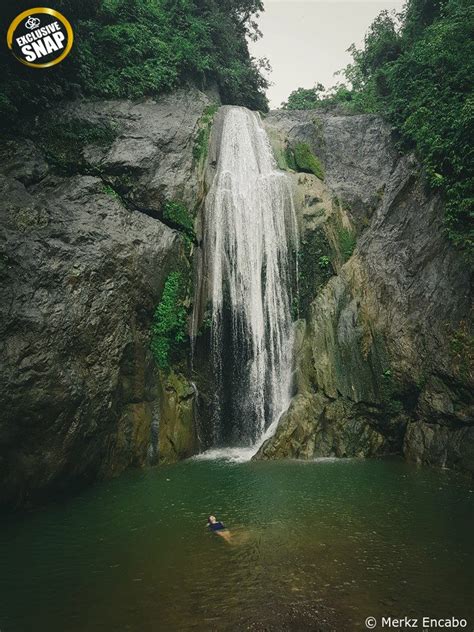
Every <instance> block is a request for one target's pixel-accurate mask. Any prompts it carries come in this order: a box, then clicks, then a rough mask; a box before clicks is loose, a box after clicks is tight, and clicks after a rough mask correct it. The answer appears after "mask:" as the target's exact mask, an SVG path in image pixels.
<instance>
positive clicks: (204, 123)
mask: <svg viewBox="0 0 474 632" xmlns="http://www.w3.org/2000/svg"><path fill="white" fill-rule="evenodd" d="M218 109H219V106H218V105H216V104H214V105H208V106H207V107H206V108H205V109H204V112H203V115H202V117H201V119H200V121H199V129H198V132H197V134H196V138H195V139H194V147H193V157H194V160H195V162H196V163H198V164H199V163H202V162H204V160H206V158H207V152H208V150H209V138H210V136H211V128H212V122H213V120H214V115H215V113H216V112H217V110H218Z"/></svg>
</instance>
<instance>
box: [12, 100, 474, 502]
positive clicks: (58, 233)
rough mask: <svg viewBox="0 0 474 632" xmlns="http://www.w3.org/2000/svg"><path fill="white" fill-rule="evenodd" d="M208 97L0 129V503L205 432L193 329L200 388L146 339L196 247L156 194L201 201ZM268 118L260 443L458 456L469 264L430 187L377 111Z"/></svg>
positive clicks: (157, 454) (465, 415) (205, 393)
mask: <svg viewBox="0 0 474 632" xmlns="http://www.w3.org/2000/svg"><path fill="white" fill-rule="evenodd" d="M211 100H212V99H211V98H210V97H208V96H206V95H204V94H202V93H200V92H198V91H196V90H187V91H181V92H177V93H175V94H173V95H170V96H168V97H165V98H163V99H161V100H159V101H158V102H155V101H151V100H147V101H143V102H140V103H131V102H128V101H115V102H110V101H108V102H104V101H101V102H99V101H98V102H92V101H78V102H76V103H71V104H69V105H65V106H63V107H58V109H57V110H56V111H55V112H52V113H50V114H49V115H45V116H43V117H41V118H40V119H37V120H32V121H29V122H28V125H29V131H27V133H25V134H23V135H22V138H23V140H19V139H10V140H8V139H6V140H3V141H2V142H1V143H0V157H1V164H0V190H1V196H0V224H1V241H0V275H1V285H0V292H1V302H0V310H1V322H0V345H1V353H2V364H1V367H0V410H1V413H0V480H1V483H0V502H2V503H8V504H16V503H17V504H25V503H28V502H29V501H30V500H31V501H36V500H38V499H41V498H42V497H46V496H47V495H49V494H50V493H51V492H57V491H60V490H66V489H70V488H71V487H72V486H74V485H80V484H84V483H86V482H88V481H92V480H94V479H96V478H100V477H104V476H110V475H113V474H116V473H119V472H120V471H122V470H124V469H125V468H127V467H129V466H141V465H144V464H145V463H147V462H156V461H157V459H158V458H159V459H160V460H161V461H162V462H172V461H174V460H177V459H179V458H184V457H187V456H189V455H191V454H193V453H194V452H196V451H197V450H198V449H199V447H200V446H201V447H202V446H206V445H207V442H208V439H209V437H208V434H209V428H208V427H207V426H206V422H207V420H208V419H209V407H210V402H211V400H212V379H211V377H210V373H209V371H210V369H209V363H208V358H207V357H206V353H207V352H206V349H207V346H206V340H207V338H208V333H207V334H206V332H205V331H204V333H203V334H202V336H201V342H200V343H198V344H197V347H196V358H195V367H194V368H195V374H194V375H193V379H194V380H195V381H196V384H197V386H198V388H199V394H197V392H196V387H195V386H194V384H193V383H192V382H190V381H189V378H188V377H186V376H187V375H188V371H187V368H186V359H184V361H181V362H178V363H175V365H173V366H172V367H171V370H170V371H167V372H162V371H159V370H158V369H157V367H156V363H155V361H154V359H153V357H152V354H151V351H150V336H151V324H152V319H153V313H154V311H155V308H156V305H157V304H158V302H159V300H160V297H161V295H162V290H163V287H164V284H165V280H166V278H167V276H168V274H169V272H170V271H172V270H175V269H177V268H181V269H182V268H183V266H184V267H185V268H186V269H188V270H189V271H190V269H191V258H192V257H193V256H194V258H195V259H196V258H197V259H199V257H200V252H199V251H200V247H199V235H200V231H199V221H197V225H196V229H197V241H195V243H194V244H192V245H191V247H190V241H189V234H188V235H186V234H185V233H183V232H182V227H181V226H180V225H179V222H177V221H176V220H175V219H174V218H173V217H172V216H170V215H167V214H166V212H165V208H166V203H167V202H170V201H178V202H179V203H180V204H182V205H185V206H186V207H187V208H188V209H189V211H190V214H191V216H199V213H198V211H199V209H202V200H203V196H204V194H205V188H206V181H207V180H209V173H211V172H212V168H213V164H212V161H213V159H214V154H215V147H214V146H213V144H212V143H211V146H210V149H209V157H208V160H207V166H208V168H207V175H206V169H205V162H206V160H205V158H206V154H207V140H208V136H209V126H210V122H211V120H212V116H211V114H210V113H209V111H208V110H209V108H208V106H209V104H210V103H211ZM206 112H207V113H206ZM219 120H220V119H219V117H218V118H217V121H219ZM265 126H266V129H267V131H268V133H269V136H270V138H271V141H272V144H273V147H274V150H275V155H276V157H277V160H278V162H279V164H280V167H281V168H283V169H285V170H287V172H288V175H289V177H290V178H291V180H292V183H293V191H294V199H295V204H296V208H297V211H298V218H299V224H300V236H301V237H300V248H299V253H298V260H299V278H298V287H299V297H300V298H299V306H298V311H299V320H298V321H297V323H296V329H297V335H296V339H297V344H296V366H295V376H296V378H295V396H294V398H293V401H292V404H291V406H290V409H289V410H288V411H287V413H286V414H285V415H284V416H283V417H282V418H281V420H280V423H279V425H278V428H277V431H276V433H275V435H274V437H272V438H271V439H269V440H268V441H267V442H266V443H265V444H264V445H263V446H262V448H261V450H260V452H259V455H258V457H259V458H280V457H298V458H313V457H315V456H332V455H336V456H374V455H379V454H386V453H404V454H405V455H406V457H407V458H409V459H412V460H414V461H417V462H420V463H427V464H432V465H436V466H439V465H441V466H447V467H453V468H458V469H462V470H472V469H473V464H474V425H473V415H472V395H471V393H472V342H470V341H471V340H472V338H470V337H469V322H470V311H469V310H470V294H469V281H470V278H469V273H468V270H467V267H466V266H465V264H464V262H463V260H462V258H461V257H460V256H459V254H458V253H456V252H455V251H454V250H453V248H452V246H451V245H450V243H449V242H448V241H447V239H446V237H445V235H444V232H443V204H442V201H441V200H440V199H439V198H438V197H437V196H436V195H435V194H433V193H432V192H430V191H429V189H428V188H427V187H426V186H425V184H424V177H423V172H422V170H421V169H420V167H419V165H418V163H417V162H416V160H415V159H414V158H413V157H412V156H403V155H401V154H399V153H398V152H397V150H396V149H395V145H394V143H393V140H392V138H391V134H390V130H389V129H388V128H387V126H386V125H385V124H384V123H383V122H382V121H381V120H380V119H379V118H378V117H376V116H372V115H364V116H339V115H337V114H333V113H320V112H283V111H279V112H273V113H270V115H269V116H267V117H266V118H265ZM216 127H218V124H217V125H216ZM216 134H217V132H216ZM217 135H218V134H217ZM216 137H217V136H216ZM190 248H191V254H190ZM193 250H194V253H193V252H192V251H193ZM200 282H202V280H201V281H200ZM205 309H206V306H205V305H202V306H200V309H199V310H197V311H198V312H199V313H200V320H202V321H204V322H205V318H204V316H205ZM206 336H207V338H206ZM197 395H199V397H198V396H197Z"/></svg>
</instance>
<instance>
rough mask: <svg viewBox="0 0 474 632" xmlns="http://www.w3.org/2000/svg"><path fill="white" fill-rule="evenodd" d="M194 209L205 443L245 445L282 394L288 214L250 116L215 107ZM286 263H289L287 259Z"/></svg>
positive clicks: (283, 188)
mask: <svg viewBox="0 0 474 632" xmlns="http://www.w3.org/2000/svg"><path fill="white" fill-rule="evenodd" d="M224 110H225V113H224V119H223V123H222V135H221V140H220V146H219V148H218V160H217V170H216V174H215V177H214V179H213V183H212V186H211V188H210V190H209V193H208V195H207V198H206V203H205V211H204V244H203V246H204V253H205V255H204V266H205V271H204V274H205V275H206V277H207V280H208V281H207V283H208V292H207V293H208V296H207V299H208V301H210V306H211V307H210V309H211V313H212V318H211V322H212V324H211V350H212V361H213V367H214V373H215V379H216V392H215V401H214V412H213V442H214V445H215V446H223V445H227V446H228V445H234V446H235V445H240V446H242V445H247V446H249V445H255V444H256V443H258V442H259V440H261V439H262V437H263V435H264V433H265V430H266V429H268V427H269V426H270V425H272V423H276V421H277V420H278V418H279V417H280V415H281V413H282V412H283V411H284V410H286V408H287V407H288V405H289V401H290V397H291V381H292V355H293V327H292V318H291V305H290V300H291V298H290V296H291V286H292V278H293V275H294V260H292V257H291V256H290V252H294V251H295V249H296V245H297V228H296V217H295V211H294V206H293V201H292V196H291V190H290V186H289V182H288V180H287V177H286V175H285V174H284V173H283V172H281V171H278V170H277V169H276V164H275V160H274V158H273V154H272V150H271V147H270V143H269V141H268V138H267V135H266V133H265V130H264V129H263V126H262V124H261V121H260V117H259V115H257V114H256V113H254V112H251V111H249V110H246V109H245V108H241V107H227V108H225V109H224ZM293 259H294V257H293Z"/></svg>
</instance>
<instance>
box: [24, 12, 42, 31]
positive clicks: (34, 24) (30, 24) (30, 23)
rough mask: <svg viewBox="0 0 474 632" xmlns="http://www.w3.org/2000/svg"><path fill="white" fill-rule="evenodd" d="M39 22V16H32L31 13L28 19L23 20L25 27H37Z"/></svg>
mask: <svg viewBox="0 0 474 632" xmlns="http://www.w3.org/2000/svg"><path fill="white" fill-rule="evenodd" d="M40 24H41V20H40V19H39V18H32V17H31V15H30V16H29V17H28V19H27V20H26V22H25V26H26V28H27V29H30V30H31V29H37V28H38V26H39V25H40Z"/></svg>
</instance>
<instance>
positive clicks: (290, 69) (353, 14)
mask: <svg viewBox="0 0 474 632" xmlns="http://www.w3.org/2000/svg"><path fill="white" fill-rule="evenodd" d="M264 4H265V11H264V12H263V13H262V14H261V16H260V19H259V25H260V30H261V31H262V32H263V37H262V38H261V39H260V40H259V41H258V42H256V43H250V50H251V53H252V55H253V56H254V57H267V58H268V59H269V61H270V64H271V66H272V73H271V75H270V81H271V82H273V84H274V85H272V86H270V88H269V90H268V92H267V96H268V98H269V100H270V106H271V107H274V108H275V107H279V106H280V104H281V102H282V101H285V100H286V99H287V97H288V95H289V94H290V92H291V91H292V90H295V89H296V88H298V87H303V88H310V87H312V86H313V85H314V84H315V83H317V82H320V83H322V84H324V86H326V88H329V87H331V86H333V85H334V84H335V83H337V82H338V80H339V79H338V77H334V76H333V75H334V73H335V72H336V71H338V70H340V69H341V68H344V67H345V66H346V65H347V64H348V63H350V61H351V57H350V55H349V53H347V52H346V51H347V49H348V48H349V46H350V45H351V44H352V43H353V42H355V43H356V44H357V45H361V44H362V42H363V40H364V35H365V33H366V31H367V29H368V28H369V26H370V24H371V23H372V21H373V19H374V18H375V17H376V16H377V15H378V14H379V13H380V11H382V10H383V9H388V10H393V9H395V10H396V11H400V9H401V8H402V7H403V4H404V2H403V1H397V0H395V1H390V2H389V1H387V2H384V1H383V0H366V1H364V2H362V1H361V0H325V1H323V0H303V1H301V0H264Z"/></svg>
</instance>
